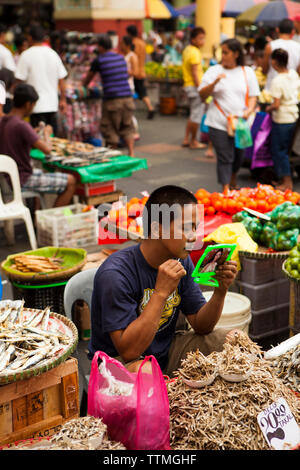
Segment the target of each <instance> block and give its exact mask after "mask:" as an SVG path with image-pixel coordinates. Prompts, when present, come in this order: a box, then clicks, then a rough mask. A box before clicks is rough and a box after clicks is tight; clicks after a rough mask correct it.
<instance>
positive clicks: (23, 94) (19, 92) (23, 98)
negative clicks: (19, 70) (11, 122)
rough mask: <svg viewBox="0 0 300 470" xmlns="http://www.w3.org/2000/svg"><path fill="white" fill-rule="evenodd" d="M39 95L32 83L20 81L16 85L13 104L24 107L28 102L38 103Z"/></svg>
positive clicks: (16, 106)
mask: <svg viewBox="0 0 300 470" xmlns="http://www.w3.org/2000/svg"><path fill="white" fill-rule="evenodd" d="M38 99H39V95H38V94H37V92H36V91H35V89H34V88H33V86H31V85H27V83H20V84H19V85H17V86H16V88H15V91H14V97H13V106H14V107H15V108H22V107H23V106H24V105H25V104H26V103H28V102H30V103H36V102H37V100H38Z"/></svg>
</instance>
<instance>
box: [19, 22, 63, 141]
mask: <svg viewBox="0 0 300 470" xmlns="http://www.w3.org/2000/svg"><path fill="white" fill-rule="evenodd" d="M44 37H45V32H44V30H43V28H42V27H40V26H38V25H35V26H32V28H31V29H30V34H29V42H30V46H31V47H29V49H27V50H25V51H24V52H22V54H21V55H20V58H19V61H18V65H17V70H16V73H15V78H16V79H17V81H18V82H20V81H22V82H25V83H27V84H29V85H32V86H33V87H34V89H35V90H36V91H37V93H38V96H39V99H38V101H37V103H36V105H35V107H34V110H33V113H32V115H31V117H30V122H31V124H32V126H33V127H37V126H38V125H39V123H40V122H41V121H43V122H45V124H47V125H50V126H51V127H52V128H53V132H54V134H55V135H56V132H57V112H58V110H60V112H61V113H65V112H66V108H67V101H66V95H65V80H64V79H65V77H66V76H67V71H66V69H65V67H64V65H63V63H62V60H61V58H60V57H59V55H58V54H57V53H56V52H55V51H54V50H53V49H51V47H49V46H45V45H44Z"/></svg>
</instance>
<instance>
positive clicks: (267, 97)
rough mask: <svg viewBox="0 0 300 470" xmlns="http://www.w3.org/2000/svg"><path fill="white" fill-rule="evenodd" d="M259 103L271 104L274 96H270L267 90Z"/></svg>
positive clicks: (263, 92)
mask: <svg viewBox="0 0 300 470" xmlns="http://www.w3.org/2000/svg"><path fill="white" fill-rule="evenodd" d="M258 101H259V103H267V104H271V103H272V101H273V98H272V96H271V95H270V93H269V92H267V91H266V90H265V89H264V90H262V91H261V94H260V95H259V98H258Z"/></svg>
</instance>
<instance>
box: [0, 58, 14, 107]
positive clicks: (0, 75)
mask: <svg viewBox="0 0 300 470" xmlns="http://www.w3.org/2000/svg"><path fill="white" fill-rule="evenodd" d="M14 80H15V76H14V74H13V72H12V71H11V70H9V69H7V68H6V67H2V69H0V81H1V82H2V83H3V85H4V89H5V100H4V103H3V109H2V111H3V113H4V114H7V113H9V112H10V110H11V107H12V94H11V92H12V88H13V84H14Z"/></svg>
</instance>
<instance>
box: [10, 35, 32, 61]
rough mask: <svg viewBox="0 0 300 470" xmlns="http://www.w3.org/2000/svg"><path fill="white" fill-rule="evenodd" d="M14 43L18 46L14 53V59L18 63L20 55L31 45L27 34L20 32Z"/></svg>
mask: <svg viewBox="0 0 300 470" xmlns="http://www.w3.org/2000/svg"><path fill="white" fill-rule="evenodd" d="M14 44H15V46H16V52H15V54H14V61H15V63H16V64H17V63H18V62H19V59H20V55H21V54H22V52H24V51H26V49H28V47H29V42H28V39H27V38H26V36H24V35H23V34H19V35H18V36H16V37H15V40H14Z"/></svg>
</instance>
